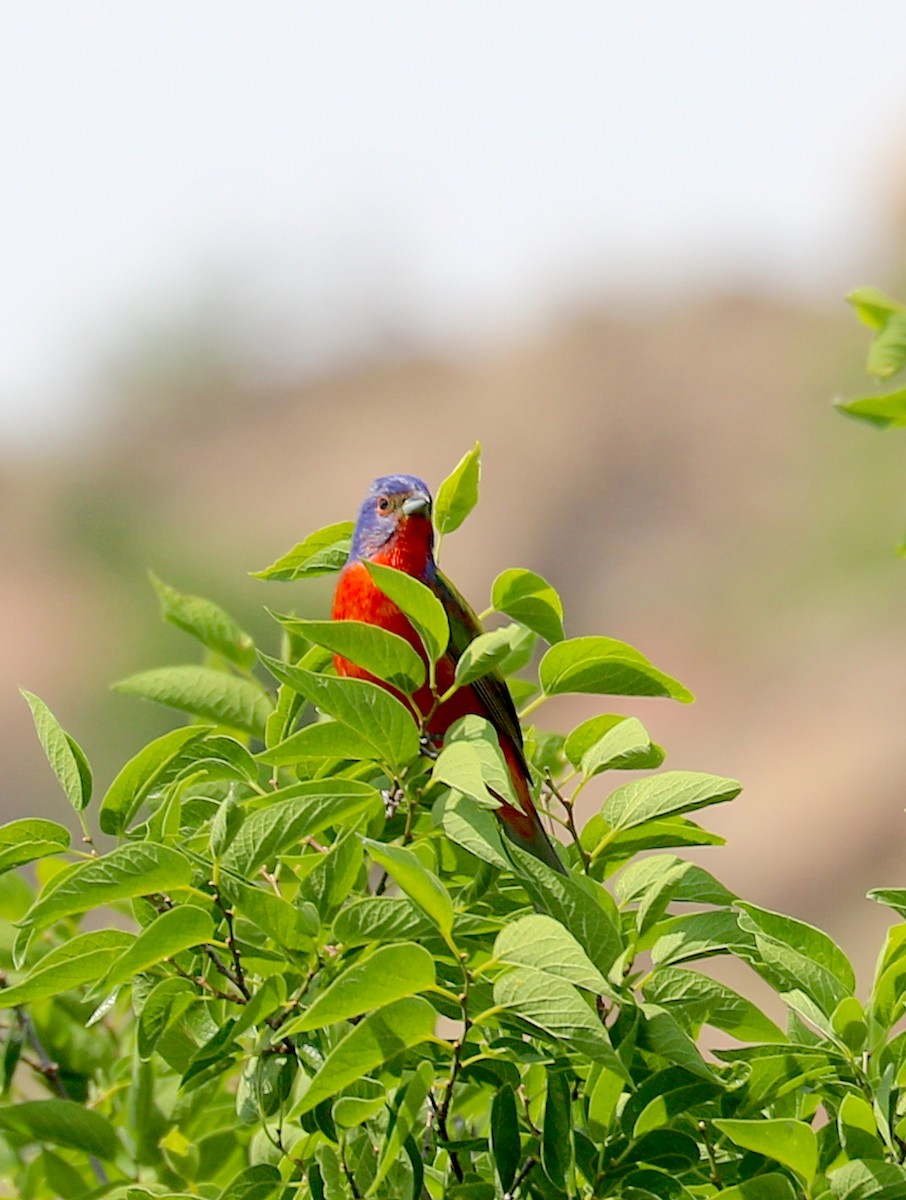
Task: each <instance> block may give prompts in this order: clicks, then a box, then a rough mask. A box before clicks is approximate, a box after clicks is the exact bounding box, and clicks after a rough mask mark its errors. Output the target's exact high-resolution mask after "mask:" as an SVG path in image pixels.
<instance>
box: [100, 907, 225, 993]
mask: <svg viewBox="0 0 906 1200" xmlns="http://www.w3.org/2000/svg"><path fill="white" fill-rule="evenodd" d="M213 936H214V922H213V920H212V919H211V917H210V915H209V914H208V913H207V912H206V911H205V910H204V909H203V908H199V907H198V906H197V905H195V904H177V905H176V906H175V907H174V908H171V909H168V910H167V911H166V912H162V913H161V914H160V915H159V916H157V917H155V918H154V920H153V921H152V922H151V924H150V925H147V926H146V927H145V928H144V929H143V930H142V931H141V933H140V934H139V935H138V937H137V938H136V939H135V941H134V942H133V943H132V945H131V946H130V947H129V948H128V949H127V950H126V951H124V952H123V954H121V955H120V957H119V958H118V959H117V960H116V962H114V963H113V964H112V966H111V967H110V969H109V970H108V972H107V974H106V976H105V978H104V985H103V986H104V987H105V988H106V989H107V991H112V990H113V989H114V988H116V987H119V986H120V984H123V983H127V982H128V981H129V980H130V979H132V978H133V976H135V975H138V974H140V973H141V972H142V971H147V970H148V968H149V967H153V966H156V965H157V963H159V962H163V960H164V959H167V958H172V956H173V955H174V954H179V952H180V951H181V950H190V949H191V948H192V947H193V946H200V945H202V944H203V943H204V942H209V941H210V940H211V938H212V937H213Z"/></svg>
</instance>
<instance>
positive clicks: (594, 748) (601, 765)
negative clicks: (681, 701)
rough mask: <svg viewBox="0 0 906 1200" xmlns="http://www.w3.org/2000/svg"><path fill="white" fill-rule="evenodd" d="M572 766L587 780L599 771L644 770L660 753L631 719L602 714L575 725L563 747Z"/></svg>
mask: <svg viewBox="0 0 906 1200" xmlns="http://www.w3.org/2000/svg"><path fill="white" fill-rule="evenodd" d="M563 752H564V754H565V755H566V757H567V758H568V759H569V761H570V762H571V763H572V765H573V766H574V767H576V768H578V769H580V770H581V771H582V777H583V779H591V778H592V776H594V775H597V774H598V773H599V772H601V771H609V770H617V771H648V770H652V769H653V768H655V767H659V766H660V765H661V763H662V762H663V761H664V751H663V750H662V749H661V747H660V746H655V745H653V744H652V742H651V739H650V738H649V737H648V734H647V732H646V730H645V727H644V726H643V725H642V722H641V721H638V720H636V718H635V717H618V716H614V715H612V714H611V713H603V714H601V715H600V716H597V717H591V718H590V719H589V720H588V721H583V722H582V724H581V725H578V726H577V727H576V728H575V729H574V730H573V731H572V733H571V734H570V735H569V737H568V738H567V739H566V741H565V743H564V745H563Z"/></svg>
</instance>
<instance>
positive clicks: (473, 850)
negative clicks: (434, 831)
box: [434, 794, 511, 871]
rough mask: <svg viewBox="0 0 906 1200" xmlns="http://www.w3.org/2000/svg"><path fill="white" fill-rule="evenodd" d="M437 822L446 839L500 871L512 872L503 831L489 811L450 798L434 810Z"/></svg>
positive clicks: (466, 799)
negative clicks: (504, 843) (501, 831)
mask: <svg viewBox="0 0 906 1200" xmlns="http://www.w3.org/2000/svg"><path fill="white" fill-rule="evenodd" d="M434 819H435V821H437V822H438V823H439V824H440V826H441V828H442V829H443V831H444V833H445V834H446V835H447V837H448V838H449V839H450V840H451V841H452V842H456V844H457V845H459V846H462V847H463V848H464V849H465V850H468V851H469V853H470V854H474V855H475V857H476V858H480V859H482V861H484V862H487V863H491V865H492V866H495V867H498V868H499V869H501V870H504V871H506V870H509V868H510V865H511V864H510V859H509V857H508V856H507V851H506V850H505V848H504V845H503V840H502V837H501V834H500V827H499V825H498V823H497V820H496V818H495V817H494V816H493V814H492V813H491V812H489V811H488V809H487V808H486V807H484V806H483V805H481V804H476V803H475V801H474V800H471V799H469V797H468V796H463V795H455V794H454V795H447V796H444V797H443V798H442V799H441V800H439V801H438V802H437V803H436V804H435V806H434Z"/></svg>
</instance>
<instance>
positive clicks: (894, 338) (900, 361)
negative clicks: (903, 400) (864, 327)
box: [866, 312, 906, 379]
mask: <svg viewBox="0 0 906 1200" xmlns="http://www.w3.org/2000/svg"><path fill="white" fill-rule="evenodd" d="M904 366H906V312H896V313H891V315H890V317H889V318H888V319H887V321H885V323H884V327H883V328H882V329H881V330H879V331H878V333H877V334H876V336H875V339H874V341H873V342H872V344H871V346H870V348H869V351H868V363H867V366H866V369H867V371H868V373H869V375H874V376H875V378H876V379H889V378H890V376H891V375H896V374H897V372H898V371H901V370H902V369H903V367H904Z"/></svg>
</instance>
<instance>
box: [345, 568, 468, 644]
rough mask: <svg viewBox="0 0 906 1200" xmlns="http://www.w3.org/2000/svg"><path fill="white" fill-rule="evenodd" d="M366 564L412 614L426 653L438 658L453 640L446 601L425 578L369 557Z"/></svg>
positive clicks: (384, 588) (402, 608)
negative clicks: (422, 578)
mask: <svg viewBox="0 0 906 1200" xmlns="http://www.w3.org/2000/svg"><path fill="white" fill-rule="evenodd" d="M363 564H364V566H365V569H366V571H367V572H368V574H369V575H370V576H371V578H372V579H373V580H374V582H375V583H376V584H377V586H378V587H379V588H380V590H381V591H382V592H383V593H384V595H385V596H387V597H388V598H389V599H390V600H392V601H393V603H394V604H395V605H396V606H397V608H399V609H400V611H401V612H402V613H403V614H404V616H406V617H408V618H409V621H410V622H411V623H412V625H413V627H414V629H415V631H416V633H417V634H418V635H419V637H420V638H421V640H422V644H423V645H424V647H425V652H426V654H427V655H428V657H429V658H430V659H431V661H432V662H436V661H437V659H439V658H440V656H441V655H442V654H443V653H444V651H445V650H446V649H447V644H448V643H449V641H450V625H449V622H448V621H447V614H446V611H445V609H444V606H443V604H442V603H441V602H440V600H439V599H438V598H437V596H435V594H434V592H432V591H431V589H430V588H429V587H427V586H426V585H425V584H424V583H422V582H421V580H419V579H415V578H413V576H411V575H407V574H406V572H405V571H397V570H396V569H395V568H394V567H384V566H381V565H380V564H379V563H373V562H368V561H367V560H363Z"/></svg>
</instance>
